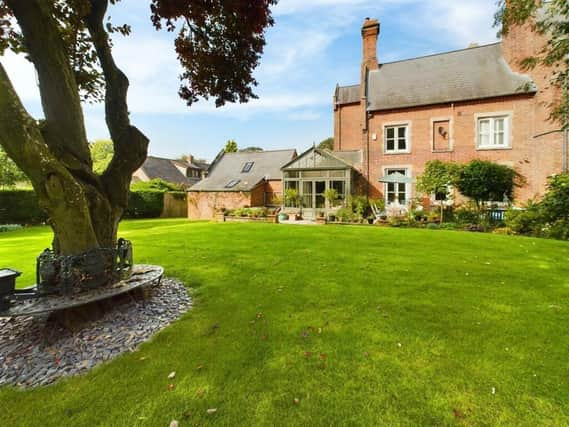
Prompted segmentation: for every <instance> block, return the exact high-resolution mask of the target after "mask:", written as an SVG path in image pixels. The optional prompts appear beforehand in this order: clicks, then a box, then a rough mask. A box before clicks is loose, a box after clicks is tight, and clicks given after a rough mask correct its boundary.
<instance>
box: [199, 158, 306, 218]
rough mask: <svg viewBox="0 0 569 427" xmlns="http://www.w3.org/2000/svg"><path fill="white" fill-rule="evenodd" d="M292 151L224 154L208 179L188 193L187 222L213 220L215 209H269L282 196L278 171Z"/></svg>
mask: <svg viewBox="0 0 569 427" xmlns="http://www.w3.org/2000/svg"><path fill="white" fill-rule="evenodd" d="M295 157H296V150H272V151H260V152H237V153H224V152H223V151H222V152H221V153H220V154H219V155H218V156H217V158H216V159H215V160H214V161H213V162H212V164H211V166H210V167H209V172H208V177H207V178H206V179H204V180H202V181H200V182H198V183H197V184H195V185H193V186H192V187H191V188H190V189H189V190H188V218H190V219H213V218H214V216H215V211H216V210H217V209H236V208H242V207H264V206H271V205H272V204H273V201H274V199H275V198H276V197H280V196H281V195H282V174H281V167H282V166H284V165H285V164H287V163H289V162H290V161H291V160H293V159H294V158H295Z"/></svg>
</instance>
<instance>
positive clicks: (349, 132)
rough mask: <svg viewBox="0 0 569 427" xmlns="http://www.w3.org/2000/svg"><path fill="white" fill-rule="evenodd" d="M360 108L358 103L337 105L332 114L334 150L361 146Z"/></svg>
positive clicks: (352, 148)
mask: <svg viewBox="0 0 569 427" xmlns="http://www.w3.org/2000/svg"><path fill="white" fill-rule="evenodd" d="M361 117H362V109H361V106H360V104H349V105H343V106H339V107H338V108H337V109H336V112H335V114H334V121H335V123H334V125H335V126H334V150H336V151H342V150H345V151H347V150H359V149H361V148H362V143H361V134H362V120H361Z"/></svg>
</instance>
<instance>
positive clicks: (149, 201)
mask: <svg viewBox="0 0 569 427" xmlns="http://www.w3.org/2000/svg"><path fill="white" fill-rule="evenodd" d="M163 210H164V192H163V191H156V190H154V191H152V190H151V191H131V192H130V196H129V199H128V208H127V209H126V211H125V212H124V215H123V218H158V217H160V215H161V214H162V211H163Z"/></svg>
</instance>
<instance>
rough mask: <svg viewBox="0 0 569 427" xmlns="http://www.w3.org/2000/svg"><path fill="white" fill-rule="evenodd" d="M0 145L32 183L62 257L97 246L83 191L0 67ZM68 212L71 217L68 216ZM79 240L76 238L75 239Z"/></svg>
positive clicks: (0, 66) (0, 65)
mask: <svg viewBox="0 0 569 427" xmlns="http://www.w3.org/2000/svg"><path fill="white" fill-rule="evenodd" d="M0 145H2V147H4V150H5V151H6V153H7V154H8V156H9V157H10V158H11V159H12V160H14V162H16V164H17V165H18V166H19V167H20V169H22V170H23V171H24V172H25V173H26V175H27V176H28V177H29V178H30V180H31V181H32V185H33V186H34V190H35V191H36V194H37V195H38V200H39V203H40V206H41V207H42V208H43V209H44V210H45V211H46V212H47V213H48V215H49V216H50V218H52V219H53V220H54V221H52V227H54V229H55V231H56V234H57V235H59V236H61V237H64V238H62V239H60V240H61V241H62V242H65V243H64V244H63V246H61V247H59V248H58V249H59V250H60V251H61V253H63V254H73V253H75V254H77V253H81V252H83V251H86V250H88V249H90V248H93V247H97V246H98V240H97V236H96V233H95V232H94V230H93V227H92V224H91V218H90V211H89V204H88V202H87V199H86V197H85V193H84V191H83V187H82V186H81V184H80V183H79V182H78V181H77V180H76V179H75V178H74V177H73V175H72V174H71V173H70V171H68V170H67V169H66V167H65V166H64V165H63V164H62V163H61V162H60V161H59V160H58V159H57V158H56V157H55V156H54V154H52V152H51V150H50V148H49V147H48V146H47V144H46V143H45V140H44V137H43V135H42V133H41V132H40V128H39V126H38V124H37V123H36V121H35V120H34V119H33V118H32V117H31V116H30V115H29V114H28V112H27V111H26V109H25V108H24V106H23V105H22V102H21V101H20V99H19V98H18V95H17V94H16V91H15V90H14V88H13V86H12V83H11V82H10V79H9V77H8V74H7V73H6V71H5V70H4V67H3V66H2V64H1V63H0ZM70 212H72V214H70ZM79 236H80V237H79Z"/></svg>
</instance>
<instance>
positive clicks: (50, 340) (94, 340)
mask: <svg viewBox="0 0 569 427" xmlns="http://www.w3.org/2000/svg"><path fill="white" fill-rule="evenodd" d="M191 306H192V300H191V298H190V296H189V295H188V290H187V289H186V287H185V286H184V284H183V283H181V282H179V281H177V280H173V279H168V278H163V279H162V282H161V284H160V286H158V287H156V288H154V289H153V290H152V293H151V295H150V296H149V297H148V298H146V299H137V298H130V299H123V300H121V301H120V302H119V303H118V304H117V306H116V307H113V309H112V310H111V311H107V312H106V313H104V314H103V316H102V317H101V318H99V319H97V320H95V321H90V322H86V323H85V324H83V325H82V327H81V329H80V330H77V331H71V330H69V329H66V328H64V327H62V326H60V325H59V324H57V325H54V324H53V323H51V322H50V320H49V318H48V316H47V315H44V316H38V317H18V318H16V317H12V318H2V319H0V386H5V385H12V386H16V387H20V388H31V387H36V386H40V385H48V384H52V383H53V382H55V381H56V380H58V379H59V378H63V377H69V376H73V375H77V374H81V373H85V372H86V371H88V370H90V369H92V368H93V367H95V366H98V365H100V364H102V363H104V362H107V361H109V360H111V359H113V358H115V357H117V356H119V355H121V354H123V353H126V352H132V351H135V350H136V349H137V348H138V346H139V345H140V344H142V343H143V342H145V341H148V340H149V339H150V338H151V337H152V336H153V335H154V334H155V333H157V332H158V331H160V330H162V329H164V328H165V327H166V326H168V325H169V324H170V323H172V322H173V321H175V320H176V319H178V318H180V317H181V316H182V315H183V314H184V313H186V312H187V311H188V310H189V309H190V308H191Z"/></svg>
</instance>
